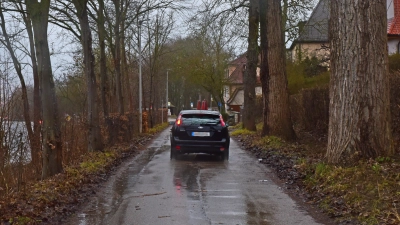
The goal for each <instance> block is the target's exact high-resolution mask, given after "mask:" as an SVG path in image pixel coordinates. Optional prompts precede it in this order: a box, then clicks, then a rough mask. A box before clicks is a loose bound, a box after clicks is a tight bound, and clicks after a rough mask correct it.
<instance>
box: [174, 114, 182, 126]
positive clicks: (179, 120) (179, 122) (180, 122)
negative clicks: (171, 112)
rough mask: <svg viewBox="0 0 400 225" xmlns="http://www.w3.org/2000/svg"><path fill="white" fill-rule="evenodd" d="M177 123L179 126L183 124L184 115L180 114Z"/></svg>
mask: <svg viewBox="0 0 400 225" xmlns="http://www.w3.org/2000/svg"><path fill="white" fill-rule="evenodd" d="M175 124H176V125H177V126H178V127H179V126H180V125H181V124H182V116H181V115H179V116H178V119H176V122H175Z"/></svg>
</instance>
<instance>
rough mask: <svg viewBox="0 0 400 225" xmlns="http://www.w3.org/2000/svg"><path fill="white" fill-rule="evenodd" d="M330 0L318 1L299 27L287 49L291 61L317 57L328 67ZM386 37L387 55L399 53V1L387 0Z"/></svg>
mask: <svg viewBox="0 0 400 225" xmlns="http://www.w3.org/2000/svg"><path fill="white" fill-rule="evenodd" d="M330 1H331V0H320V1H319V2H318V4H317V5H316V7H315V8H314V10H313V12H312V13H311V16H310V18H309V19H308V21H306V22H305V23H304V24H302V25H301V26H299V37H298V38H297V39H296V40H295V41H293V43H292V44H291V46H290V49H289V58H291V60H292V61H299V60H300V61H301V60H304V59H305V58H306V57H310V58H311V57H313V56H315V57H317V58H318V59H320V60H322V61H324V62H325V64H326V65H327V66H329V65H328V64H329V63H328V62H329V54H330V52H329V35H328V34H329V18H330V10H329V5H330ZM386 3H387V4H386V5H387V18H388V20H387V21H388V23H387V25H388V26H387V36H388V53H389V55H391V54H395V53H400V0H387V1H386Z"/></svg>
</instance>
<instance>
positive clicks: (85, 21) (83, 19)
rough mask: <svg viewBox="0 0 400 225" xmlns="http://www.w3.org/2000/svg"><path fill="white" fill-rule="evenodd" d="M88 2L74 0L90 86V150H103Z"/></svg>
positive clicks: (88, 118)
mask: <svg viewBox="0 0 400 225" xmlns="http://www.w3.org/2000/svg"><path fill="white" fill-rule="evenodd" d="M87 2H88V0H84V1H83V0H73V4H74V5H75V8H76V11H77V14H78V18H79V24H80V27H81V43H82V48H83V58H84V64H85V73H86V78H87V87H88V90H87V91H88V103H87V104H88V112H87V113H88V114H87V120H88V126H89V127H88V140H89V142H88V151H90V152H92V151H101V150H103V141H102V138H101V133H100V120H99V110H98V103H97V102H98V101H97V82H96V75H95V73H94V65H95V59H94V55H93V49H92V33H91V31H90V25H89V18H88V12H87V10H88V9H87Z"/></svg>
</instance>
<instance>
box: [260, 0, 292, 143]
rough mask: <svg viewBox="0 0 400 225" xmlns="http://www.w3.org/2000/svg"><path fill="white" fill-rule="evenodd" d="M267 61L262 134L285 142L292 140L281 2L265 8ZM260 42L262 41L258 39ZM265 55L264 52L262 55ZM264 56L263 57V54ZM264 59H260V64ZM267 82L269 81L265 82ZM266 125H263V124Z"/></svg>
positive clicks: (269, 4)
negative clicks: (265, 107)
mask: <svg viewBox="0 0 400 225" xmlns="http://www.w3.org/2000/svg"><path fill="white" fill-rule="evenodd" d="M266 15H267V26H265V27H262V28H261V29H267V37H268V39H267V41H266V42H267V45H268V47H267V51H266V52H267V61H268V66H267V67H268V71H269V72H268V75H269V76H268V77H267V79H263V80H264V81H263V83H266V84H268V89H267V90H266V93H265V94H266V95H265V99H267V98H268V100H265V101H266V103H267V107H268V109H264V110H265V112H264V119H266V120H267V121H266V124H264V125H266V126H265V127H263V132H262V133H263V135H272V136H277V137H280V138H282V139H284V140H292V139H294V138H295V133H294V130H293V125H292V120H291V116H290V108H289V93H288V87H287V86H288V82H287V76H286V66H285V65H286V58H285V41H284V36H283V35H282V33H283V31H282V30H283V27H282V8H281V2H280V0H269V1H268V6H267V13H266ZM261 43H263V40H261ZM264 53H265V52H264ZM264 57H265V55H264ZM264 61H265V59H263V62H264ZM266 80H268V81H266ZM264 123H265V122H264Z"/></svg>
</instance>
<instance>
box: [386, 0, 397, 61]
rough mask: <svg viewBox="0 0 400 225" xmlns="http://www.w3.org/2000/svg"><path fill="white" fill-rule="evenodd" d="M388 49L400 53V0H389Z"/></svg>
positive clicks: (391, 52)
mask: <svg viewBox="0 0 400 225" xmlns="http://www.w3.org/2000/svg"><path fill="white" fill-rule="evenodd" d="M388 18H389V19H388V28H387V34H388V51H389V55H390V54H395V53H400V0H388Z"/></svg>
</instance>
